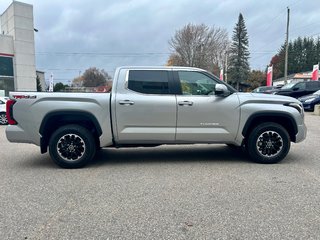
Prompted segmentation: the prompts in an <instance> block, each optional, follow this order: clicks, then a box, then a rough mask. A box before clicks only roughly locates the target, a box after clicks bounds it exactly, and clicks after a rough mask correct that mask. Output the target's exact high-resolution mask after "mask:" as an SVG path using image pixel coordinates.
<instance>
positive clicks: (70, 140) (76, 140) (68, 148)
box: [57, 134, 86, 161]
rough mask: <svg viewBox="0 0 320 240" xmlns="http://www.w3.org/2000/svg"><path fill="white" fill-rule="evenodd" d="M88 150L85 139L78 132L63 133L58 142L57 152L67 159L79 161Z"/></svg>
mask: <svg viewBox="0 0 320 240" xmlns="http://www.w3.org/2000/svg"><path fill="white" fill-rule="evenodd" d="M85 151H86V146H85V143H84V141H83V139H82V138H81V137H80V136H79V135H77V134H66V135H63V136H62V137H61V138H60V139H59V140H58V143H57V152H58V154H59V156H60V157H61V158H62V159H63V160H65V161H77V160H78V159H80V158H81V157H82V156H83V155H84V153H85Z"/></svg>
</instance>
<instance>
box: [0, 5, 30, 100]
mask: <svg viewBox="0 0 320 240" xmlns="http://www.w3.org/2000/svg"><path fill="white" fill-rule="evenodd" d="M0 89H2V90H5V94H6V95H8V92H9V91H36V67H35V44H34V26H33V6H32V5H30V4H26V3H22V2H17V1H13V3H12V4H11V5H10V6H9V7H8V8H7V10H5V11H4V12H3V13H2V14H1V15H0Z"/></svg>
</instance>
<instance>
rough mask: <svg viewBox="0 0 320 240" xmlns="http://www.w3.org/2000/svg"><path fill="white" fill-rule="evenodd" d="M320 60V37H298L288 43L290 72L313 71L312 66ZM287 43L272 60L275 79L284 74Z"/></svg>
mask: <svg viewBox="0 0 320 240" xmlns="http://www.w3.org/2000/svg"><path fill="white" fill-rule="evenodd" d="M319 61H320V38H319V37H318V38H317V39H314V38H311V37H304V38H302V37H298V38H297V39H294V40H293V41H290V42H289V44H288V74H289V75H290V74H293V73H300V72H306V71H311V70H312V66H313V65H315V64H317V63H319ZM284 64H285V45H284V44H283V45H282V46H281V47H280V49H279V50H278V53H277V54H276V55H274V56H273V57H272V59H271V61H270V65H273V77H274V78H275V79H277V78H281V77H283V76H284Z"/></svg>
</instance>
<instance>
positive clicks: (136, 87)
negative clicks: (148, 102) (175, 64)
mask: <svg viewBox="0 0 320 240" xmlns="http://www.w3.org/2000/svg"><path fill="white" fill-rule="evenodd" d="M128 89H130V90H132V91H135V92H139V93H144V94H170V91H169V71H165V70H130V71H129V78H128Z"/></svg>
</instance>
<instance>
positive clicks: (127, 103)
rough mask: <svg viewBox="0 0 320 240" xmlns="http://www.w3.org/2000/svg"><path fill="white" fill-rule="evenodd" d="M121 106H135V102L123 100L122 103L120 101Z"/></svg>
mask: <svg viewBox="0 0 320 240" xmlns="http://www.w3.org/2000/svg"><path fill="white" fill-rule="evenodd" d="M119 104H120V105H133V104H134V102H133V101H130V100H122V101H119Z"/></svg>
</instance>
